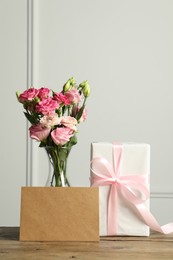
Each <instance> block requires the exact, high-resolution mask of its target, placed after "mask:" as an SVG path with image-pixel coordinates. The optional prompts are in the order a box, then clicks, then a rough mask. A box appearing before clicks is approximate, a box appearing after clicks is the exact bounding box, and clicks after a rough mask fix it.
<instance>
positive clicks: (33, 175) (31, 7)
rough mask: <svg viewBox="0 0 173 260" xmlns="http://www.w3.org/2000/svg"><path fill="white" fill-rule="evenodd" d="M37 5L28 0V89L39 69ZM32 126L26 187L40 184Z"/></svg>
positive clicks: (28, 148) (28, 138)
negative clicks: (32, 138)
mask: <svg viewBox="0 0 173 260" xmlns="http://www.w3.org/2000/svg"><path fill="white" fill-rule="evenodd" d="M37 4H38V3H36V1H34V0H27V89H28V88H30V87H33V86H35V84H36V75H37V70H36V68H37V67H38V63H37V44H36V42H37V40H38V38H37V37H36V35H37V34H36V30H37V24H38V22H37V20H36V18H37V10H38V9H37ZM29 126H30V124H29V122H27V129H26V131H27V134H26V136H27V142H26V143H27V152H26V153H27V160H26V161H27V163H26V185H27V186H36V185H37V183H38V180H37V179H38V167H37V166H38V147H36V144H35V143H34V142H33V141H32V140H31V139H30V137H29V132H28V128H29Z"/></svg>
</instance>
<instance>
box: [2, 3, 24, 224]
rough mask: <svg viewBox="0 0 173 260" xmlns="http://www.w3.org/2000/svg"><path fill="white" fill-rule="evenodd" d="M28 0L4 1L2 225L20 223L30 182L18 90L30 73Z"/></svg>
mask: <svg viewBox="0 0 173 260" xmlns="http://www.w3.org/2000/svg"><path fill="white" fill-rule="evenodd" d="M26 2H27V1H24V0H15V1H10V0H1V1H0V32H1V33H0V88H1V102H0V111H1V127H0V136H1V144H0V165H1V171H0V225H1V226H4V225H8V226H10V225H19V210H20V187H21V186H22V185H26V143H27V142H26V141H27V140H26V121H25V119H24V116H23V115H22V110H21V105H19V104H18V102H17V101H16V96H15V92H16V91H17V90H18V89H21V90H24V89H25V88H26V87H27V85H26V73H27V62H26V61H27V60H26V58H27V17H26V15H27V5H26Z"/></svg>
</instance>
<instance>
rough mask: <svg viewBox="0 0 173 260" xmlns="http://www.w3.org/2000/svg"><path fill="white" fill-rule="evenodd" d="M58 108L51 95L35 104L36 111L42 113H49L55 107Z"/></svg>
mask: <svg viewBox="0 0 173 260" xmlns="http://www.w3.org/2000/svg"><path fill="white" fill-rule="evenodd" d="M58 108H59V104H58V102H57V101H56V100H53V99H52V98H51V97H49V98H46V99H43V100H42V101H40V102H39V103H38V104H37V105H36V112H37V113H41V114H43V115H49V114H50V113H52V112H53V111H54V110H55V109H58Z"/></svg>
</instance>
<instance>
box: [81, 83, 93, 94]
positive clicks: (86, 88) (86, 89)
mask: <svg viewBox="0 0 173 260" xmlns="http://www.w3.org/2000/svg"><path fill="white" fill-rule="evenodd" d="M83 83H84V84H83ZM83 83H82V84H83V85H82V92H83V95H84V97H88V96H89V95H90V91H91V90H90V85H89V84H88V81H87V80H86V81H84V82H83Z"/></svg>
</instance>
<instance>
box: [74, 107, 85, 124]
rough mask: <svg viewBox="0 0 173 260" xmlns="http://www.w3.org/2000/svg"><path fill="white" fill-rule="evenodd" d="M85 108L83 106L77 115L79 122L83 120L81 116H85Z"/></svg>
mask: <svg viewBox="0 0 173 260" xmlns="http://www.w3.org/2000/svg"><path fill="white" fill-rule="evenodd" d="M84 108H85V106H84V105H83V106H82V107H81V108H80V110H79V112H78V113H77V116H76V119H77V121H79V119H80V118H81V116H82V114H83V111H84Z"/></svg>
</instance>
